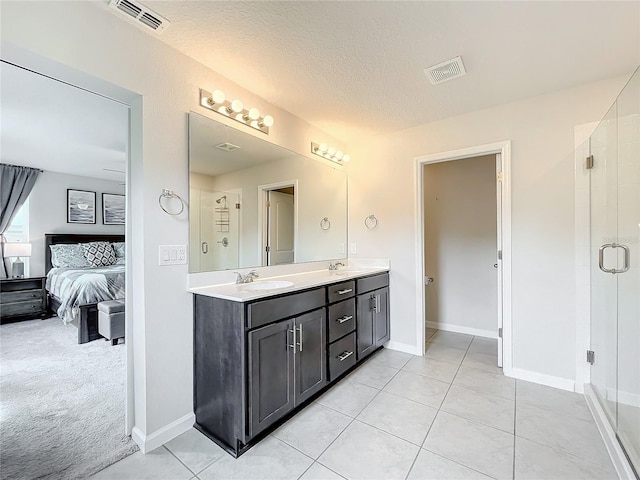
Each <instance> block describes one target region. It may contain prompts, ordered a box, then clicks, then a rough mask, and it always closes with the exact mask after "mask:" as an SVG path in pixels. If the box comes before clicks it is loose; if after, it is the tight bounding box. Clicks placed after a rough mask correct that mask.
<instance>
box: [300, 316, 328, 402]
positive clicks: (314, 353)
mask: <svg viewBox="0 0 640 480" xmlns="http://www.w3.org/2000/svg"><path fill="white" fill-rule="evenodd" d="M295 328H296V349H295V377H296V381H295V390H296V402H295V403H296V405H298V404H300V403H302V402H304V401H305V400H307V399H308V398H309V397H310V396H312V395H313V394H315V393H316V392H317V391H318V390H320V389H321V388H322V387H324V386H325V385H326V383H327V347H326V345H327V344H326V341H327V323H326V320H325V309H324V308H321V309H319V310H315V311H313V312H310V313H307V314H305V315H301V316H300V317H297V318H296V321H295Z"/></svg>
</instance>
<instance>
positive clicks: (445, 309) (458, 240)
mask: <svg viewBox="0 0 640 480" xmlns="http://www.w3.org/2000/svg"><path fill="white" fill-rule="evenodd" d="M424 217H425V219H424V221H425V234H424V235H425V239H424V243H425V245H424V247H425V272H426V274H427V275H428V276H430V277H433V278H434V282H433V283H431V284H429V285H428V286H426V287H425V298H426V310H427V315H426V317H427V318H426V319H427V321H428V322H429V326H430V327H432V328H441V329H444V330H447V329H452V328H453V329H454V330H455V329H457V330H460V329H461V328H462V330H464V331H478V330H480V332H477V334H479V335H480V334H482V335H483V336H488V337H495V336H496V333H497V330H498V298H497V270H496V269H495V268H494V267H493V264H494V263H496V262H497V256H496V251H497V238H496V236H497V233H496V230H497V227H496V156H495V155H487V156H483V157H475V158H469V159H463V160H456V161H451V162H440V163H434V164H430V165H425V166H424ZM469 329H471V330H469Z"/></svg>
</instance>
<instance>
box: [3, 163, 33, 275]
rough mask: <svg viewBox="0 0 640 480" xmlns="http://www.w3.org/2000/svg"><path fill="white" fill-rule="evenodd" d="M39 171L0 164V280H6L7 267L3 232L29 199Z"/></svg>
mask: <svg viewBox="0 0 640 480" xmlns="http://www.w3.org/2000/svg"><path fill="white" fill-rule="evenodd" d="M40 172H41V170H38V169H36V168H29V167H19V166H16V165H7V164H5V163H0V254H1V255H0V258H2V262H1V263H2V268H0V278H7V272H8V270H7V265H6V264H5V258H4V243H5V238H4V232H6V231H7V229H8V228H9V225H11V221H12V220H13V217H15V216H16V213H18V210H20V207H21V206H22V205H23V204H24V202H25V201H26V200H27V198H29V194H30V193H31V190H32V189H33V186H34V185H35V183H36V180H37V179H38V175H40Z"/></svg>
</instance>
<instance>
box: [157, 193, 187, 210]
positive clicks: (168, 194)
mask: <svg viewBox="0 0 640 480" xmlns="http://www.w3.org/2000/svg"><path fill="white" fill-rule="evenodd" d="M163 198H169V199H171V198H177V199H178V200H180V211H178V212H170V211H169V210H167V209H166V208H165V207H164V205H163V204H162V199H163ZM158 205H160V208H161V209H162V210H164V212H165V213H167V214H169V215H173V216H175V215H180V214H181V213H182V212H184V200H182V198H181V197H180V195H178V194H177V193H175V192H174V191H173V190H169V189H168V188H163V189H162V193H161V194H160V196H159V197H158Z"/></svg>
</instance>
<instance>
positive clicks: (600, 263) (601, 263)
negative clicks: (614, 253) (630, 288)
mask: <svg viewBox="0 0 640 480" xmlns="http://www.w3.org/2000/svg"><path fill="white" fill-rule="evenodd" d="M607 248H621V249H622V250H623V251H624V266H623V267H622V268H621V269H620V270H618V269H616V268H605V266H604V251H605V250H606V249H607ZM630 266H631V251H630V250H629V247H628V246H626V245H620V244H618V243H604V244H602V245H601V246H600V248H599V249H598V267H600V270H602V271H603V272H604V273H613V274H616V273H624V272H627V271H628V270H629V268H630Z"/></svg>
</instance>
